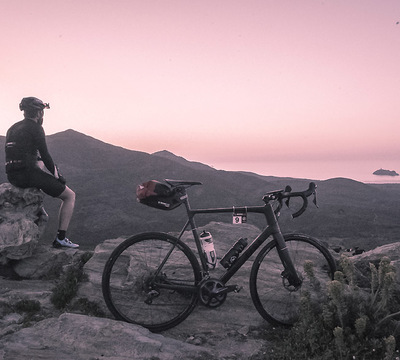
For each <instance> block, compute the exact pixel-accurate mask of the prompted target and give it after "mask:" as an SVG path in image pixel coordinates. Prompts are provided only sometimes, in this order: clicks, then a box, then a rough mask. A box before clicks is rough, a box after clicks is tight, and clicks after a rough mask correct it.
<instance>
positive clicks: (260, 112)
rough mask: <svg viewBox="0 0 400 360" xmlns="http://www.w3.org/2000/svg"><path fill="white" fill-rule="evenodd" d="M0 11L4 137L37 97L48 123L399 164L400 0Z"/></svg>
mask: <svg viewBox="0 0 400 360" xmlns="http://www.w3.org/2000/svg"><path fill="white" fill-rule="evenodd" d="M0 19H1V21H0V30H1V34H2V35H1V37H0V46H1V49H2V51H1V57H0V91H1V96H0V111H1V118H2V120H1V124H0V134H1V135H5V133H6V131H7V129H8V127H9V126H10V125H11V124H12V123H14V122H16V121H17V120H20V119H21V118H22V114H21V113H20V112H19V110H18V103H19V101H20V99H21V98H22V97H24V96H37V97H39V98H41V99H43V100H44V101H46V102H50V104H51V109H50V110H48V111H47V112H46V117H45V123H44V126H45V130H46V133H47V134H52V133H55V132H59V131H63V130H65V129H70V128H72V129H74V130H77V131H80V132H83V133H85V134H87V135H90V136H93V137H95V138H98V139H100V140H103V141H106V142H109V143H112V144H115V145H120V146H123V147H126V148H129V149H132V150H139V151H145V152H150V153H151V152H155V151H158V150H163V149H167V150H169V151H172V152H173V153H175V154H177V155H180V156H183V157H185V158H187V159H189V160H196V161H201V162H203V163H207V164H210V165H214V166H215V167H217V168H220V165H219V164H224V166H225V168H226V166H227V165H226V164H229V163H232V164H233V163H234V162H237V163H241V164H243V163H246V162H253V161H254V162H257V163H268V162H269V161H272V160H274V161H276V160H288V161H293V160H297V159H302V158H307V159H308V160H313V159H315V160H319V161H320V160H332V159H333V160H341V159H342V160H349V159H353V160H377V161H383V160H390V161H391V163H392V164H393V163H395V164H398V168H397V170H400V160H399V154H400V141H399V134H400V116H399V115H400V101H399V91H400V65H399V64H400V24H397V22H399V21H400V0H385V1H377V0H334V1H311V0H301V1H293V0H274V1H272V0H242V1H237V0H190V1H189V0H175V1H170V0H158V1H155V0H146V1H143V0H140V1H136V0H107V1H104V0H103V1H102V0H90V1H89V0H69V1H66V0H63V1H59V0H35V1H30V0H25V1H23V0H13V1H6V0H0ZM232 167H234V165H232ZM373 170H374V169H373Z"/></svg>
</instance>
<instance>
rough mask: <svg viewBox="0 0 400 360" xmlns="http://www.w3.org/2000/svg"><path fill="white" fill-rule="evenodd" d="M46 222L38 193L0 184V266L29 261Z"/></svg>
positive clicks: (34, 190)
mask: <svg viewBox="0 0 400 360" xmlns="http://www.w3.org/2000/svg"><path fill="white" fill-rule="evenodd" d="M47 220H48V215H47V214H46V211H45V210H44V208H43V193H42V192H41V191H40V190H37V189H34V188H27V189H20V188H17V187H15V186H13V185H11V184H9V183H3V184H0V264H6V263H7V262H8V260H10V259H11V260H19V259H23V258H27V257H30V256H31V255H32V252H33V250H34V249H35V247H36V245H37V243H38V241H39V238H40V237H41V235H42V234H43V231H44V228H45V224H46V222H47Z"/></svg>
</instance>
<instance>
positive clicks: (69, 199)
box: [58, 186, 75, 231]
mask: <svg viewBox="0 0 400 360" xmlns="http://www.w3.org/2000/svg"><path fill="white" fill-rule="evenodd" d="M59 198H60V199H61V200H62V204H61V206H60V212H59V216H58V229H59V230H64V231H67V229H68V226H69V223H70V221H71V218H72V214H73V212H74V207H75V193H74V192H73V191H72V190H71V189H70V188H69V187H68V186H66V187H65V190H64V191H63V192H62V193H61V195H60V196H59Z"/></svg>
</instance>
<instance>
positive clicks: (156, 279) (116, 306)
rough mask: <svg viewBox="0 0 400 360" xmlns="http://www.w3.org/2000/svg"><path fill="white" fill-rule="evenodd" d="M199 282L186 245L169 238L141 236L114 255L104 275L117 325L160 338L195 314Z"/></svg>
mask: <svg viewBox="0 0 400 360" xmlns="http://www.w3.org/2000/svg"><path fill="white" fill-rule="evenodd" d="M200 279H201V272H200V266H199V263H198V261H197V259H196V257H195V255H194V253H193V252H192V251H191V250H190V248H189V247H188V246H187V245H185V244H184V243H183V242H182V241H180V240H178V239H177V238H175V237H173V236H170V235H168V234H166V233H143V234H139V235H136V236H133V237H131V238H129V239H127V240H125V241H124V242H122V243H121V244H120V245H119V246H118V247H117V248H116V249H115V250H114V251H113V252H112V254H111V256H110V258H109V259H108V261H107V263H106V265H105V267H104V271H103V278H102V290H103V297H104V300H105V302H106V304H107V307H108V308H109V310H110V311H111V313H112V314H113V315H114V316H115V318H116V319H118V320H124V321H127V322H130V323H134V324H138V325H141V326H144V327H146V328H148V329H149V330H151V331H154V332H157V331H162V330H166V329H169V328H171V327H173V326H176V325H177V324H179V323H180V322H181V321H183V320H184V319H185V318H186V317H187V316H188V315H189V314H190V313H191V312H192V311H193V309H194V307H195V306H196V304H197V300H198V291H197V284H198V283H199V282H200Z"/></svg>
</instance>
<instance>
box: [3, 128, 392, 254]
mask: <svg viewBox="0 0 400 360" xmlns="http://www.w3.org/2000/svg"><path fill="white" fill-rule="evenodd" d="M4 143H5V137H0V146H2V148H3V149H4ZM47 143H48V147H49V150H50V153H51V154H52V156H53V159H54V160H55V162H56V163H57V164H58V165H59V167H60V170H61V173H62V174H63V175H64V176H65V177H66V179H67V184H68V186H70V187H71V189H73V190H74V191H75V192H76V194H77V198H76V208H75V212H74V217H73V219H72V221H71V226H70V229H69V231H68V236H69V237H70V238H71V239H72V240H73V241H75V242H77V243H79V244H81V246H83V247H88V248H93V247H94V246H95V245H96V244H98V243H100V242H101V241H104V240H105V239H111V238H116V237H119V236H128V235H131V234H135V233H138V232H142V231H150V230H151V231H155V230H157V231H179V230H180V229H181V227H182V226H183V224H184V222H185V220H184V219H185V212H184V208H183V207H179V208H177V209H176V210H173V211H161V210H156V209H153V208H150V207H147V206H144V205H141V204H139V203H138V202H137V201H136V196H135V190H136V186H137V185H138V184H140V183H142V182H144V181H147V180H151V179H155V180H161V181H162V180H163V179H166V178H170V179H179V180H193V181H201V182H202V183H203V185H202V186H198V187H193V188H191V189H190V190H189V196H190V200H191V204H192V206H193V207H196V208H207V207H233V206H236V207H238V206H245V205H247V206H250V205H262V200H261V199H262V196H263V195H264V194H265V193H266V192H267V191H271V190H276V189H277V188H284V187H285V186H286V185H291V186H292V188H293V191H300V190H304V189H306V188H307V187H308V183H309V182H310V180H309V179H296V178H279V177H273V176H263V175H259V174H255V173H249V172H234V171H225V170H216V169H214V168H212V167H210V166H208V165H205V164H201V163H197V162H190V161H188V160H186V159H185V158H183V157H180V156H176V155H174V154H173V153H171V152H169V151H167V150H165V151H162V152H157V153H154V154H148V153H145V152H141V151H135V150H128V149H125V148H123V147H119V146H115V145H111V144H108V143H105V142H103V141H100V140H98V139H95V138H93V137H91V136H88V135H85V134H82V133H80V132H77V131H75V130H72V129H68V130H65V131H63V132H59V133H56V134H52V135H49V136H47ZM0 161H1V162H2V163H3V164H4V152H3V151H2V152H0ZM6 181H7V180H6V176H5V172H4V167H3V170H2V171H1V172H0V182H6ZM316 183H317V185H318V188H317V192H318V203H319V208H318V209H317V208H315V207H314V205H313V204H312V203H311V201H310V205H309V208H308V210H307V211H306V213H305V214H304V215H303V216H301V217H300V218H298V219H295V220H292V219H291V218H290V216H289V215H285V214H286V212H287V211H288V210H286V209H283V211H282V214H283V215H284V216H282V217H281V227H282V229H283V231H285V232H287V231H301V232H305V233H309V234H310V235H313V236H316V237H319V238H321V239H323V240H327V241H338V242H341V243H343V244H344V246H349V247H351V246H361V247H367V248H370V247H371V246H372V244H375V246H376V245H377V244H383V243H385V242H387V241H389V240H390V241H391V242H393V241H396V240H395V239H397V240H400V225H399V224H398V221H397V220H398V218H400V205H399V204H398V201H396V198H395V197H393V194H394V193H398V192H399V191H398V189H399V186H397V187H396V186H385V185H382V186H380V185H372V184H364V183H360V182H357V181H354V180H351V179H342V178H336V179H329V180H326V181H316ZM292 206H293V208H292V210H291V211H292V212H294V211H295V209H296V207H295V206H296V204H295V202H293V204H292ZM58 207H59V200H58V199H52V198H50V197H46V198H45V208H46V210H47V212H48V213H49V214H50V216H51V218H50V222H49V224H48V227H47V229H46V233H45V236H44V238H43V240H42V241H43V242H45V243H48V244H50V243H51V240H52V237H53V236H54V233H55V231H56V230H57V211H58V210H57V209H58ZM196 221H197V225H198V226H200V227H201V226H203V225H204V224H207V223H209V222H210V221H222V222H231V221H232V218H231V215H229V216H227V215H221V216H217V215H206V216H204V217H203V216H202V217H201V218H200V217H199V218H197V217H196ZM250 221H254V222H255V225H256V226H258V227H263V226H264V222H265V220H263V218H262V217H259V218H256V216H251V217H249V222H250ZM332 239H334V240H332ZM335 239H336V240H335Z"/></svg>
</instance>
